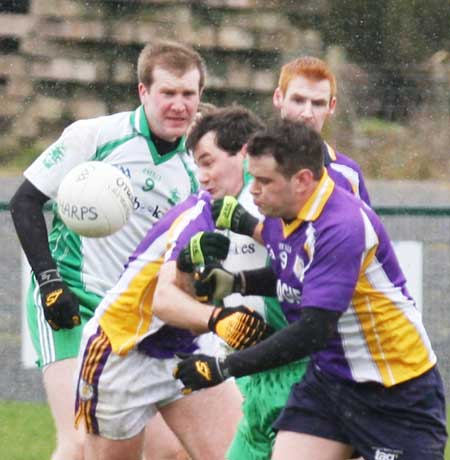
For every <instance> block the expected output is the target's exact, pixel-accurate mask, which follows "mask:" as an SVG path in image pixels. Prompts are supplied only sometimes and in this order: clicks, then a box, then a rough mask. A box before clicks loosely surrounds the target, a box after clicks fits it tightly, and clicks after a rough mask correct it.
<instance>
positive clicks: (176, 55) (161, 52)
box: [137, 40, 206, 91]
mask: <svg viewBox="0 0 450 460" xmlns="http://www.w3.org/2000/svg"><path fill="white" fill-rule="evenodd" d="M158 66H160V67H162V68H163V69H165V70H168V71H170V72H173V73H174V74H175V75H184V74H185V73H186V72H187V71H189V70H191V69H193V68H197V69H198V71H199V73H200V81H199V89H200V91H202V89H203V87H204V86H205V79H206V66H205V63H204V61H203V58H202V57H201V56H200V54H198V53H197V51H195V50H194V49H193V48H191V47H189V46H187V45H183V44H182V43H178V42H176V41H171V40H156V41H154V42H151V43H148V44H147V45H146V46H145V47H144V49H143V50H142V51H141V53H140V54H139V58H138V63H137V75H138V80H139V82H140V83H143V84H144V85H145V87H146V88H150V86H151V85H152V83H153V70H154V69H155V67H158Z"/></svg>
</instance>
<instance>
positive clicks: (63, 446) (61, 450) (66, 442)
mask: <svg viewBox="0 0 450 460" xmlns="http://www.w3.org/2000/svg"><path fill="white" fill-rule="evenodd" d="M84 440H85V438H84V436H82V435H78V433H77V434H76V435H75V436H64V435H61V436H58V439H57V443H56V449H55V451H54V452H53V455H52V458H51V460H84Z"/></svg>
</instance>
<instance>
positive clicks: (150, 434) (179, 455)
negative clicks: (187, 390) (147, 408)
mask: <svg viewBox="0 0 450 460" xmlns="http://www.w3.org/2000/svg"><path fill="white" fill-rule="evenodd" d="M144 459H145V460H189V456H188V454H187V452H186V451H185V449H184V447H183V446H182V445H181V443H180V441H179V439H178V438H177V437H176V436H175V435H174V434H173V432H172V430H171V429H170V428H169V427H168V426H167V424H166V422H165V421H164V419H163V418H162V417H161V414H159V413H157V414H156V415H155V416H154V417H153V418H152V419H151V420H150V422H149V423H148V424H147V427H146V428H145V440H144Z"/></svg>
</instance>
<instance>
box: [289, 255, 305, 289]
mask: <svg viewBox="0 0 450 460" xmlns="http://www.w3.org/2000/svg"><path fill="white" fill-rule="evenodd" d="M292 270H293V272H294V275H295V276H296V277H297V279H298V280H299V281H300V282H301V283H303V278H304V277H305V264H304V262H303V259H302V258H301V257H299V256H298V255H296V256H295V262H294V267H293V269H292Z"/></svg>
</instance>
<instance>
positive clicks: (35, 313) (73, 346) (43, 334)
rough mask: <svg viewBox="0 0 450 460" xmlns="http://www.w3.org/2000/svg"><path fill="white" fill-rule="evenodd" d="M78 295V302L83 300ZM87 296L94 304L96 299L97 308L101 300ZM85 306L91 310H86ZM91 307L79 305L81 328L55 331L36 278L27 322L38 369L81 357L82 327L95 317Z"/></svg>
mask: <svg viewBox="0 0 450 460" xmlns="http://www.w3.org/2000/svg"><path fill="white" fill-rule="evenodd" d="M76 294H77V296H78V298H79V299H82V298H83V295H78V294H79V293H78V292H76ZM86 295H87V296H89V298H90V300H91V301H92V300H94V299H95V302H94V304H95V305H98V303H99V301H100V299H101V298H100V297H98V296H93V295H92V294H87V293H84V296H86ZM86 303H88V304H91V306H90V307H86ZM92 305H93V303H92V302H83V304H81V302H80V317H81V324H80V325H79V326H76V327H74V328H73V329H60V330H59V331H54V330H53V329H52V328H51V327H50V326H49V324H48V323H47V321H46V320H45V318H44V313H43V311H42V304H41V297H40V293H39V288H38V287H37V286H36V282H35V279H34V277H33V278H32V279H31V283H30V288H29V289H28V294H27V320H28V329H29V331H30V336H31V341H32V343H33V347H34V349H35V351H36V354H37V356H38V359H37V361H36V364H37V365H38V366H39V367H44V366H46V365H47V364H50V363H54V362H56V361H62V360H63V359H68V358H76V357H77V356H78V350H79V348H80V341H81V334H82V332H83V327H84V325H85V324H86V323H87V322H88V321H89V320H90V319H91V318H92V316H93V315H94V311H95V308H93V307H92Z"/></svg>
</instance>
